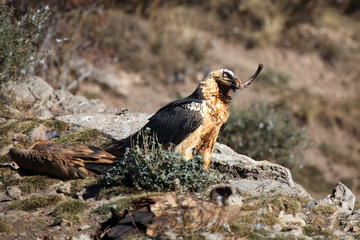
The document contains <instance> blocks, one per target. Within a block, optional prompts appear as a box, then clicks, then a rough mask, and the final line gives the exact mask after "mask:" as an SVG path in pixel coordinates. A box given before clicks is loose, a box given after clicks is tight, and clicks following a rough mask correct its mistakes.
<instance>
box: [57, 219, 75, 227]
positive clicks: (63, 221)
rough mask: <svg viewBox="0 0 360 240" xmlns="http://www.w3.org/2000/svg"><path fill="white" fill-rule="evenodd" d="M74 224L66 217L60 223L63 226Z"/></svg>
mask: <svg viewBox="0 0 360 240" xmlns="http://www.w3.org/2000/svg"><path fill="white" fill-rule="evenodd" d="M72 225H73V223H72V222H71V221H69V220H66V219H62V220H61V223H60V226H61V227H63V228H67V227H71V226H72Z"/></svg>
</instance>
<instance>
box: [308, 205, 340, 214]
mask: <svg viewBox="0 0 360 240" xmlns="http://www.w3.org/2000/svg"><path fill="white" fill-rule="evenodd" d="M312 211H313V213H315V214H317V215H327V214H333V213H334V212H335V211H336V207H335V206H332V205H319V206H317V207H314V208H313V209H312Z"/></svg>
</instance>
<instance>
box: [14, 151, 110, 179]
mask: <svg viewBox="0 0 360 240" xmlns="http://www.w3.org/2000/svg"><path fill="white" fill-rule="evenodd" d="M9 155H10V157H11V159H12V160H13V161H15V162H16V163H17V164H18V165H19V166H20V168H23V169H27V170H30V171H33V172H36V173H40V174H44V175H47V176H51V177H56V178H61V179H77V178H85V177H89V176H94V175H96V174H99V173H103V172H105V171H106V170H107V169H109V168H110V167H111V166H112V163H113V160H115V156H113V155H111V154H109V153H107V152H105V151H103V150H101V149H99V148H95V147H87V146H84V145H64V144H38V145H35V146H34V147H33V148H32V149H22V148H12V149H10V151H9Z"/></svg>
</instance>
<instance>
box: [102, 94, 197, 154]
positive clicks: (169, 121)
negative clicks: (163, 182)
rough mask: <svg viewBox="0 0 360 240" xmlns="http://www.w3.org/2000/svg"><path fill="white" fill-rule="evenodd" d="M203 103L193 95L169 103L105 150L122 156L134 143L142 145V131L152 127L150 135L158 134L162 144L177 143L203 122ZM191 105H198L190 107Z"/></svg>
mask: <svg viewBox="0 0 360 240" xmlns="http://www.w3.org/2000/svg"><path fill="white" fill-rule="evenodd" d="M193 95H194V94H193ZM201 104H202V100H201V99H200V98H194V97H192V96H190V97H188V98H185V99H182V100H177V101H174V102H172V103H169V104H168V105H166V106H164V107H163V108H161V109H160V110H158V111H157V112H156V113H155V114H154V115H153V116H152V117H151V118H150V119H149V122H148V123H147V124H146V125H145V126H144V127H143V128H142V129H140V130H139V131H138V132H136V133H134V134H132V135H131V136H129V137H127V138H125V139H122V140H119V141H117V142H115V143H114V144H112V145H111V146H109V147H107V148H106V149H105V150H106V151H107V152H109V153H111V154H113V155H115V156H122V155H123V154H124V152H125V150H126V148H128V147H131V146H133V145H134V144H140V145H141V143H142V142H143V141H142V135H141V134H140V133H143V132H144V131H146V129H150V136H156V137H157V139H158V141H159V142H160V143H161V144H169V143H173V144H175V145H177V144H179V143H181V142H182V141H183V140H184V139H185V138H186V137H187V136H188V135H189V134H191V133H192V132H193V131H195V130H196V129H197V128H198V127H199V126H200V125H201V124H202V122H203V116H202V113H201V108H200V107H201ZM191 105H193V106H198V107H197V108H192V107H189V106H191ZM137 141H138V143H137Z"/></svg>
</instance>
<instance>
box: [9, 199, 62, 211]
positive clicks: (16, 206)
mask: <svg viewBox="0 0 360 240" xmlns="http://www.w3.org/2000/svg"><path fill="white" fill-rule="evenodd" d="M60 201H62V198H61V197H59V196H56V195H45V196H31V197H30V198H28V199H25V200H15V201H13V202H12V203H11V204H10V205H9V209H10V210H23V211H36V210H37V209H38V208H44V207H47V206H52V205H55V204H57V203H59V202H60Z"/></svg>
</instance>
